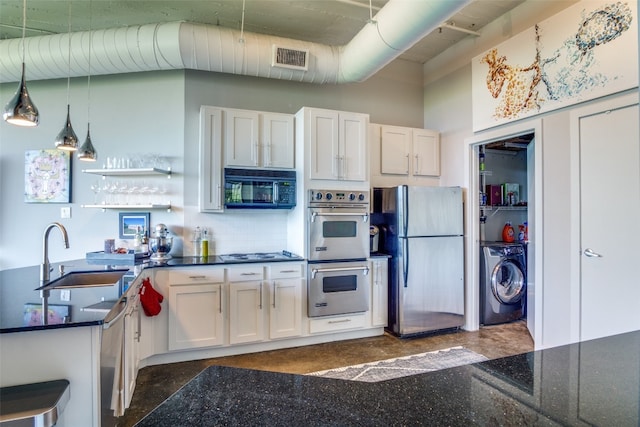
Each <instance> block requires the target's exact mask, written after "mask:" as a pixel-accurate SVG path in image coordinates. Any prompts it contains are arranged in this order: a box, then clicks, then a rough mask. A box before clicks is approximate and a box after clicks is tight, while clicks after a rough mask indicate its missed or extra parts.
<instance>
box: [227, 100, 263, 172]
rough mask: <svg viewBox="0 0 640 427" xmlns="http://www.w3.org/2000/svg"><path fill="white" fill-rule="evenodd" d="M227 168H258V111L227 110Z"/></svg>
mask: <svg viewBox="0 0 640 427" xmlns="http://www.w3.org/2000/svg"><path fill="white" fill-rule="evenodd" d="M224 115H225V120H224V141H225V143H224V148H225V156H224V159H225V165H226V166H258V165H259V161H258V159H259V157H258V156H259V154H260V153H259V151H260V141H259V132H260V115H259V114H258V112H257V111H247V110H225V112H224Z"/></svg>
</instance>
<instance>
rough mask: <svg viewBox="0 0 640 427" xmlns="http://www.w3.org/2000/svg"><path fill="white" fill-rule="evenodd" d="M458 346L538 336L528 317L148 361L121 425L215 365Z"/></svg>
mask: <svg viewBox="0 0 640 427" xmlns="http://www.w3.org/2000/svg"><path fill="white" fill-rule="evenodd" d="M455 346H463V347H465V348H468V349H469V350H473V351H475V352H476V353H480V354H482V355H484V356H485V357H487V358H489V359H497V358H500V357H505V356H512V355H514V354H521V353H526V352H528V351H533V340H532V339H531V336H530V335H529V332H528V330H527V327H526V323H525V321H517V322H512V323H506V324H502V325H494V326H485V327H482V328H481V329H480V330H479V331H474V332H467V331H458V332H451V333H446V334H440V335H430V336H427V337H422V338H412V339H398V338H396V337H394V336H392V335H389V334H384V335H382V336H378V337H373V338H362V339H357V340H347V341H339V342H333V343H327V344H318V345H312V346H306V347H296V348H290V349H283V350H274V351H268V352H261V353H253V354H244V355H239V356H228V357H220V358H214V359H205V360H197V361H192V362H182V363H172V364H167V365H158V366H148V367H146V368H143V369H141V370H140V372H139V373H138V380H137V384H136V391H135V393H134V396H133V400H132V402H131V405H130V407H129V408H128V409H127V411H126V412H125V414H124V416H123V417H121V418H120V419H119V420H118V426H126V427H129V426H133V425H134V424H135V423H136V422H138V421H139V420H140V419H142V418H143V417H144V416H145V415H146V414H147V413H149V412H150V411H152V410H153V409H154V408H155V407H156V406H158V405H159V404H161V403H162V402H163V401H164V400H165V399H167V398H168V397H169V396H171V395H172V394H173V393H175V392H176V391H177V390H178V389H179V388H180V387H182V386H183V385H184V384H185V383H187V382H188V381H189V380H191V379H192V378H193V377H194V376H196V375H197V374H198V373H200V371H202V370H203V369H204V368H206V367H207V366H210V365H220V366H231V367H237V368H248V369H258V370H265V371H273V372H285V373H292V374H305V373H309V372H314V371H321V370H325V369H331V368H338V367H342V366H349V365H355V364H359V363H366V362H373V361H376V360H384V359H390V358H394V357H400V356H407V355H411V354H418V353H424V352H427V351H433V350H441V349H445V348H449V347H455Z"/></svg>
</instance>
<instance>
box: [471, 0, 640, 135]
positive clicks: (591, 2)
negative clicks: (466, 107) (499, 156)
mask: <svg viewBox="0 0 640 427" xmlns="http://www.w3.org/2000/svg"><path fill="white" fill-rule="evenodd" d="M637 22H638V10H637V3H636V2H635V1H628V0H626V1H614V0H583V1H579V2H577V3H576V4H575V5H573V6H570V7H568V8H567V9H565V10H563V11H562V12H560V13H558V14H556V15H554V16H552V17H550V18H548V19H546V20H544V21H541V22H540V23H538V24H536V25H535V26H534V27H532V28H529V29H528V30H525V31H523V32H522V33H520V34H517V35H515V36H514V37H512V38H510V39H509V40H507V41H505V42H503V43H501V44H499V45H497V46H495V47H494V48H492V49H489V50H488V51H485V52H484V53H482V54H481V55H479V56H477V57H475V58H473V60H472V64H471V69H472V109H473V131H474V132H478V131H481V130H484V129H488V128H491V127H493V126H497V125H501V124H504V123H507V122H511V121H514V120H519V119H523V118H526V117H531V116H534V115H538V114H542V113H545V112H549V111H554V110H558V109H560V108H564V107H568V106H571V105H574V104H577V103H580V102H585V101H589V100H592V99H596V98H599V97H603V96H606V95H610V94H613V93H617V92H622V91H625V90H628V89H632V88H635V87H637V86H638V49H637V43H638V23H637Z"/></svg>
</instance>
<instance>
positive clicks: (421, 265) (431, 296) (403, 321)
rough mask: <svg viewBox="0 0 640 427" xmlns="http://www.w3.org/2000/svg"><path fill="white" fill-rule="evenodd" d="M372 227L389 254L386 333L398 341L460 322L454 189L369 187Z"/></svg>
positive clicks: (459, 223) (458, 206)
mask: <svg viewBox="0 0 640 427" xmlns="http://www.w3.org/2000/svg"><path fill="white" fill-rule="evenodd" d="M373 193H374V200H373V212H372V217H371V218H372V224H374V225H378V226H380V227H381V228H382V230H383V233H384V234H383V236H382V240H383V242H382V247H383V248H384V252H385V253H387V254H388V255H391V260H390V266H389V267H390V268H389V323H388V326H387V328H388V330H389V331H391V332H392V333H393V334H395V335H398V336H400V337H408V336H415V335H420V334H425V333H429V332H434V331H439V330H445V329H454V328H458V327H460V326H462V325H463V323H464V236H463V234H464V227H463V213H462V211H463V202H462V189H461V188H460V187H416V186H407V185H401V186H399V187H392V188H375V189H374V191H373Z"/></svg>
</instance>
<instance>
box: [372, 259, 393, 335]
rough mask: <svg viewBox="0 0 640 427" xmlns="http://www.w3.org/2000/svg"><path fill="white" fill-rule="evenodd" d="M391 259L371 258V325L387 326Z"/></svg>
mask: <svg viewBox="0 0 640 427" xmlns="http://www.w3.org/2000/svg"><path fill="white" fill-rule="evenodd" d="M388 272H389V259H388V258H387V257H379V258H371V326H387V322H388V310H389V307H388V301H389V293H388V289H389V286H388V282H389V277H388Z"/></svg>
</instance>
